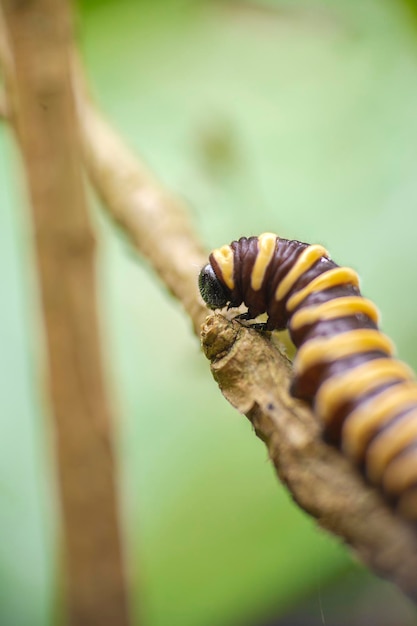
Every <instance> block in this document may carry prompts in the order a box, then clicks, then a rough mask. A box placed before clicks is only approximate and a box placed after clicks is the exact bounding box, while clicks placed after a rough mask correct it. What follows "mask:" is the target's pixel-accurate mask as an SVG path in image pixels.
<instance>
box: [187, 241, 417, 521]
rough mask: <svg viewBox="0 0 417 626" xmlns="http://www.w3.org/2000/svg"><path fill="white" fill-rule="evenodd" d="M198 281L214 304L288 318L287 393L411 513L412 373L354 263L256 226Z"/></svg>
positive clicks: (278, 323)
mask: <svg viewBox="0 0 417 626" xmlns="http://www.w3.org/2000/svg"><path fill="white" fill-rule="evenodd" d="M199 286H200V292H201V295H202V297H203V299H204V301H205V302H206V303H207V305H208V306H209V307H210V308H212V309H216V308H223V307H224V306H226V305H228V306H229V307H235V306H239V305H240V304H242V302H243V303H244V304H245V305H246V306H247V308H248V313H247V318H248V319H253V318H255V317H257V316H258V315H260V314H261V313H267V316H268V320H267V325H266V326H267V328H268V329H270V330H274V329H284V328H288V330H289V333H290V336H291V339H292V341H293V342H294V344H295V346H296V348H297V349H298V350H297V354H296V357H295V360H294V380H293V384H292V388H291V392H292V394H293V395H294V396H295V397H297V398H299V399H302V400H304V401H305V402H307V403H308V404H309V405H310V407H311V408H312V410H313V411H314V412H315V413H316V415H317V416H318V417H319V419H320V420H321V422H322V424H323V430H324V436H325V437H326V439H327V440H328V441H330V442H331V443H333V444H335V445H337V446H338V447H340V448H341V449H342V451H343V452H344V453H345V454H346V455H347V456H348V457H349V458H350V459H352V461H353V462H354V463H355V464H356V465H358V466H359V467H360V468H361V469H362V471H363V473H364V475H365V477H366V478H367V480H368V481H369V482H371V483H372V484H374V485H376V486H378V487H379V488H380V489H381V490H382V491H383V492H384V494H385V495H386V497H387V499H388V501H389V502H390V503H391V504H392V505H393V506H395V507H396V508H397V509H398V510H399V512H400V514H402V515H403V516H404V517H406V518H408V519H412V520H413V521H416V522H417V383H416V381H415V377H414V374H413V372H412V371H411V370H410V369H409V368H408V367H407V366H406V365H405V364H404V363H402V362H400V361H398V360H397V359H395V358H394V357H393V353H394V348H393V345H392V343H391V341H390V340H389V339H388V338H387V337H386V336H385V335H383V334H382V333H381V331H380V330H379V329H378V321H379V314H378V310H377V308H376V307H375V305H374V304H373V303H372V302H370V301H369V300H367V299H366V298H364V297H362V295H361V293H360V290H359V279H358V276H357V274H356V272H355V271H354V270H352V269H350V268H347V267H339V266H338V265H337V264H336V263H334V261H332V260H331V259H330V257H329V254H328V252H327V251H326V250H325V248H323V247H322V246H320V245H309V244H306V243H301V242H300V241H291V240H288V239H281V238H279V237H277V236H276V235H274V234H273V233H264V234H262V235H260V236H259V237H249V238H246V237H242V238H241V239H239V241H233V242H232V243H231V244H230V245H226V246H223V247H222V248H218V249H216V250H214V251H213V252H212V253H211V254H210V257H209V263H208V265H206V266H205V267H204V268H203V269H202V270H201V272H200V277H199Z"/></svg>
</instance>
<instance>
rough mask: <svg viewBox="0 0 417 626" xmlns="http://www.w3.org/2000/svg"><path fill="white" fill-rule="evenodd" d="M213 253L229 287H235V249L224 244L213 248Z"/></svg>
mask: <svg viewBox="0 0 417 626" xmlns="http://www.w3.org/2000/svg"><path fill="white" fill-rule="evenodd" d="M212 255H213V257H214V259H215V261H216V263H217V265H218V266H219V268H220V270H221V273H222V276H223V280H224V282H225V284H226V286H227V287H229V289H234V287H235V281H234V280H233V266H234V257H233V250H232V248H231V247H230V246H222V247H221V248H217V249H216V250H213V252H212Z"/></svg>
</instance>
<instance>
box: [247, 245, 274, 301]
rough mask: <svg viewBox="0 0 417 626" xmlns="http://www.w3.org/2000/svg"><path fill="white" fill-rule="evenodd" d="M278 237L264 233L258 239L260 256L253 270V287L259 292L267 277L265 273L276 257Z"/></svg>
mask: <svg viewBox="0 0 417 626" xmlns="http://www.w3.org/2000/svg"><path fill="white" fill-rule="evenodd" d="M276 242H277V236H276V235H274V233H263V234H262V235H259V237H258V254H257V256H256V261H255V264H254V266H253V269H252V275H251V287H252V289H253V290H254V291H259V289H260V288H261V287H262V283H263V280H264V277H265V272H266V270H267V268H268V265H269V264H270V262H271V259H272V258H273V256H274V252H275V244H276Z"/></svg>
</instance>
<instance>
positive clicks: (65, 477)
mask: <svg viewBox="0 0 417 626" xmlns="http://www.w3.org/2000/svg"><path fill="white" fill-rule="evenodd" d="M0 6H1V7H2V9H3V12H4V13H3V14H4V18H5V25H6V32H3V33H2V37H0V39H3V44H4V42H5V41H6V36H7V41H8V42H9V45H10V52H11V54H10V55H9V56H8V58H6V57H7V55H8V52H7V51H5V49H4V46H3V55H2V57H3V61H4V63H3V71H5V72H6V73H7V78H6V85H7V88H8V96H10V102H11V103H13V111H12V116H11V120H12V124H13V127H14V130H15V132H16V137H17V138H18V142H19V144H20V149H21V152H22V156H23V161H24V165H25V173H26V179H27V183H28V188H29V193H30V199H31V206H32V219H33V230H34V233H35V244H36V255H37V262H38V270H39V282H40V291H41V301H42V309H43V314H44V326H45V335H46V345H47V360H48V364H47V367H48V382H49V395H50V405H51V413H52V417H53V427H54V435H55V439H54V441H55V442H56V457H57V471H58V484H59V495H60V500H61V507H62V526H63V543H64V556H65V582H66V588H67V604H68V613H69V618H70V623H71V624H73V625H74V626H75V625H77V626H93V625H97V624H100V625H103V626H105V625H108V626H114V625H115V624H117V625H118V626H119V625H120V626H124V625H127V624H128V623H129V621H130V620H129V611H128V603H127V589H126V576H125V568H124V564H123V555H122V545H121V537H120V532H119V531H120V529H119V519H118V503H117V492H116V485H117V481H116V476H115V462H114V453H113V442H112V428H111V419H110V409H109V403H108V399H107V396H106V392H105V381H104V376H103V369H102V360H101V351H100V343H99V331H98V321H97V313H96V285H95V267H94V256H95V254H94V250H95V242H94V237H93V232H92V228H91V225H90V220H89V216H88V211H87V207H86V201H85V193H84V188H83V178H82V170H81V158H80V146H79V139H78V132H77V126H76V122H77V118H76V115H75V105H74V100H73V94H72V87H71V81H70V60H69V45H70V43H71V26H70V22H71V16H70V11H69V4H68V3H67V2H62V1H59V0H33V1H32V2H21V1H20V0H1V4H0ZM11 61H12V62H11Z"/></svg>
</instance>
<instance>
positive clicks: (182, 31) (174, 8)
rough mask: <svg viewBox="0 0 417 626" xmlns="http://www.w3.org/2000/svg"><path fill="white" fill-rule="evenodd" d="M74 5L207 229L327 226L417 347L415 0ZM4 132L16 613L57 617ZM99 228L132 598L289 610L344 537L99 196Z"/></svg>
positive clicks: (328, 236)
mask: <svg viewBox="0 0 417 626" xmlns="http://www.w3.org/2000/svg"><path fill="white" fill-rule="evenodd" d="M80 7H81V11H80V18H79V20H78V33H79V40H80V45H81V48H82V50H83V52H84V57H85V60H86V63H87V66H88V69H89V73H90V78H91V80H92V82H93V84H94V86H95V90H96V92H97V96H98V99H99V101H100V102H101V103H102V105H103V108H104V109H105V110H106V112H107V114H108V116H109V117H110V119H111V120H112V121H113V122H114V124H115V125H116V126H117V127H118V128H119V129H120V131H121V133H122V134H123V135H124V136H125V137H126V138H127V139H128V141H129V142H130V144H131V145H132V146H133V147H134V148H135V149H136V150H137V151H138V153H140V154H141V155H143V156H144V158H145V159H146V160H147V162H148V163H149V165H150V166H151V167H152V168H153V169H154V170H155V171H156V173H157V174H158V175H159V176H160V178H162V179H163V180H164V181H165V182H166V184H167V185H168V186H169V187H171V188H172V189H174V190H175V191H176V192H177V193H178V194H180V195H182V196H184V197H185V198H186V200H187V201H188V203H189V204H190V205H191V207H192V208H193V212H194V220H195V223H196V225H197V227H198V228H199V229H200V230H201V232H202V233H203V236H204V237H205V239H206V242H207V245H208V247H211V246H214V245H216V246H217V245H220V244H223V243H227V242H229V241H230V240H231V239H234V238H236V237H238V236H240V235H243V234H246V235H248V234H258V233H260V232H262V231H264V230H273V231H276V232H278V233H280V234H282V235H283V236H285V237H294V238H297V239H301V240H305V241H317V242H323V243H324V244H325V245H326V246H327V247H328V249H329V250H330V251H331V252H332V253H333V255H334V257H335V258H336V260H338V261H340V262H341V263H345V264H348V265H349V264H351V265H353V266H354V267H355V268H356V269H358V270H359V272H360V274H361V276H362V277H363V279H364V291H365V294H366V295H368V296H370V297H372V298H374V299H375V300H376V302H377V303H378V305H379V306H380V308H381V310H382V312H383V320H384V330H386V331H387V332H388V334H391V335H392V336H393V338H394V339H395V341H396V342H397V344H398V346H399V351H400V353H401V356H403V357H404V358H405V359H406V360H408V361H409V362H410V363H411V364H412V365H414V367H416V366H417V353H416V346H417V331H416V324H415V316H416V311H417V294H416V291H415V290H414V289H413V288H412V286H413V285H415V284H417V264H416V263H415V261H414V256H415V252H414V250H415V233H416V230H417V229H416V226H417V211H416V209H415V204H416V200H417V178H416V176H415V167H416V162H417V118H416V115H415V111H416V107H417V80H416V79H417V46H416V33H415V30H414V28H415V23H414V22H410V21H409V19H408V17H409V13H407V9H406V7H405V5H404V7H403V5H402V4H401V3H390V2H387V1H386V2H381V1H377V0H372V1H371V0H367V1H365V2H346V1H344V2H343V1H342V0H339V1H338V2H325V1H323V2H319V1H318V0H317V1H316V2H313V3H311V2H308V3H307V2H269V3H261V2H257V3H250V2H212V3H209V2H184V1H183V2H179V0H176V1H174V0H172V1H170V2H162V1H159V2H144V1H142V2H133V1H131V2H128V1H124V2H110V1H108V2H99V1H98V0H96V1H95V2H91V0H89V1H88V2H84V3H82V4H81V5H80ZM0 141H1V142H2V143H1V152H0V158H1V163H2V167H1V169H0V177H1V184H0V194H1V204H2V207H4V209H2V212H1V218H0V219H1V225H2V228H1V230H0V238H1V243H0V254H1V259H2V264H1V267H2V270H3V276H4V278H3V281H2V285H3V286H4V287H3V288H4V290H5V291H4V293H3V302H2V304H3V306H2V316H3V317H2V325H1V329H2V333H3V336H2V358H1V360H0V368H1V380H2V387H1V391H0V398H1V406H2V407H3V412H2V437H1V438H0V448H1V453H0V459H1V465H0V484H1V486H2V487H1V488H2V490H3V507H2V516H1V517H0V528H1V530H2V536H3V539H4V541H3V542H2V549H1V550H0V606H1V609H0V612H1V620H0V621H1V623H2V624H4V625H10V626H12V625H13V626H14V625H17V624H18V625H19V626H25V625H26V624H27V625H29V624H30V625H31V626H38V625H39V626H43V624H52V617H51V610H50V608H51V606H52V598H53V594H54V593H55V588H54V583H53V582H52V579H53V574H54V572H55V570H56V569H57V567H58V563H59V553H58V551H57V546H56V538H55V531H54V529H55V518H54V515H53V512H54V507H55V505H54V502H53V501H51V500H52V498H51V496H50V495H46V494H49V490H50V483H51V482H52V481H51V479H50V477H49V466H50V456H51V453H50V450H49V449H48V445H49V443H50V439H49V433H48V432H47V425H48V422H47V409H46V407H45V406H44V398H43V396H42V393H41V391H40V387H39V385H40V384H42V383H43V374H42V365H41V364H40V361H39V354H38V352H37V351H36V352H35V349H36V350H37V349H38V345H37V338H38V336H41V334H40V330H39V323H38V322H39V320H38V315H39V313H38V310H37V306H38V300H37V297H36V294H35V288H34V285H35V282H34V272H33V268H32V264H33V259H32V252H31V249H30V244H29V243H28V242H29V230H30V229H29V228H28V227H27V225H26V216H25V215H24V212H23V209H22V206H24V202H23V199H22V197H21V196H20V195H19V194H18V193H16V192H14V193H12V192H7V190H8V189H16V187H17V183H19V177H18V175H16V170H17V166H16V163H15V159H14V155H13V153H12V149H11V146H10V142H9V141H8V140H7V139H6V135H5V133H3V134H2V136H1V138H0ZM10 159H12V161H13V163H14V167H11V166H10V165H9V164H8V161H9V162H10ZM97 228H98V232H99V234H100V249H99V253H100V259H99V260H100V267H99V277H100V287H101V308H100V310H101V312H102V317H103V319H102V324H103V338H104V341H105V348H106V362H107V364H108V377H109V386H110V388H111V389H112V391H113V395H114V397H115V405H116V408H117V428H118V445H119V453H120V454H119V456H120V461H121V485H122V493H123V506H124V512H125V520H126V527H127V529H128V554H129V557H130V559H131V564H132V568H133V571H134V572H135V590H136V594H135V605H136V611H137V613H139V612H140V611H142V612H143V613H144V614H145V616H146V622H145V623H146V624H147V626H165V625H166V624H170V625H171V626H176V625H181V626H188V625H189V626H199V625H201V626H204V625H207V626H208V625H209V624H210V625H212V624H232V623H242V620H243V619H244V618H246V619H249V620H250V617H251V616H256V615H259V614H262V613H267V612H268V611H272V610H276V611H277V612H280V611H281V612H283V611H284V610H286V609H287V608H288V607H289V606H290V605H291V603H293V602H295V601H297V600H298V599H299V598H300V596H301V595H303V594H304V593H307V592H308V591H309V590H311V589H315V588H316V587H317V585H319V586H321V585H324V584H325V582H326V580H327V579H328V578H329V577H330V576H331V575H332V574H333V573H334V572H336V571H340V570H341V569H343V568H346V567H348V566H349V557H348V555H347V554H346V552H345V550H344V549H343V548H342V547H339V546H338V545H337V544H336V542H335V541H334V540H333V539H331V538H329V537H327V536H325V535H324V534H322V533H321V532H320V531H318V530H316V528H315V527H314V525H313V524H312V522H311V521H310V520H309V519H308V518H307V517H306V516H304V515H303V514H302V513H301V512H300V511H299V510H298V509H297V508H296V507H295V506H294V505H293V504H292V503H291V502H290V501H289V499H288V496H287V495H286V493H285V491H284V488H283V487H282V486H280V485H279V484H278V483H277V482H276V479H275V477H274V476H273V472H272V469H271V467H270V465H269V464H268V462H267V460H266V457H265V450H264V447H263V445H262V444H261V443H260V442H259V441H257V440H255V438H254V435H253V433H252V432H251V429H250V426H249V424H247V423H246V422H245V420H244V419H243V418H242V417H240V416H238V415H236V414H235V413H234V412H233V411H232V409H231V408H230V407H229V406H228V405H227V404H226V402H225V401H223V399H222V398H221V397H220V396H219V393H218V391H217V389H216V387H215V384H214V382H213V381H212V379H211V377H210V375H209V372H208V365H207V363H206V362H205V361H204V358H203V356H202V355H201V354H200V352H199V349H198V345H197V342H196V340H195V338H194V337H193V336H192V334H191V330H190V325H189V324H188V323H187V322H184V319H183V316H182V313H181V311H180V310H179V308H178V306H177V304H176V303H174V302H172V301H171V300H170V298H169V296H168V295H167V294H166V293H164V292H163V291H162V290H161V289H160V285H159V284H158V283H156V282H155V281H154V280H153V277H152V275H151V273H150V272H149V270H148V268H146V267H144V266H142V263H141V262H140V261H138V259H137V258H136V257H135V256H134V254H133V253H132V252H131V250H130V248H129V246H128V244H127V243H126V242H125V241H124V240H123V238H122V237H121V236H120V235H119V234H117V233H115V230H114V226H113V225H112V224H110V223H108V222H107V220H106V219H105V218H102V217H101V216H100V214H99V211H97ZM405 267H407V269H406V270H404V268H405ZM197 274H198V268H196V277H197ZM168 322H169V323H168ZM173 329H175V331H174V332H173ZM34 338H35V339H36V341H35V339H34ZM39 343H40V341H39ZM45 437H46V439H45ZM142 587H143V589H142V591H140V589H141V588H142ZM22 598H25V602H22ZM254 619H255V617H254Z"/></svg>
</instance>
